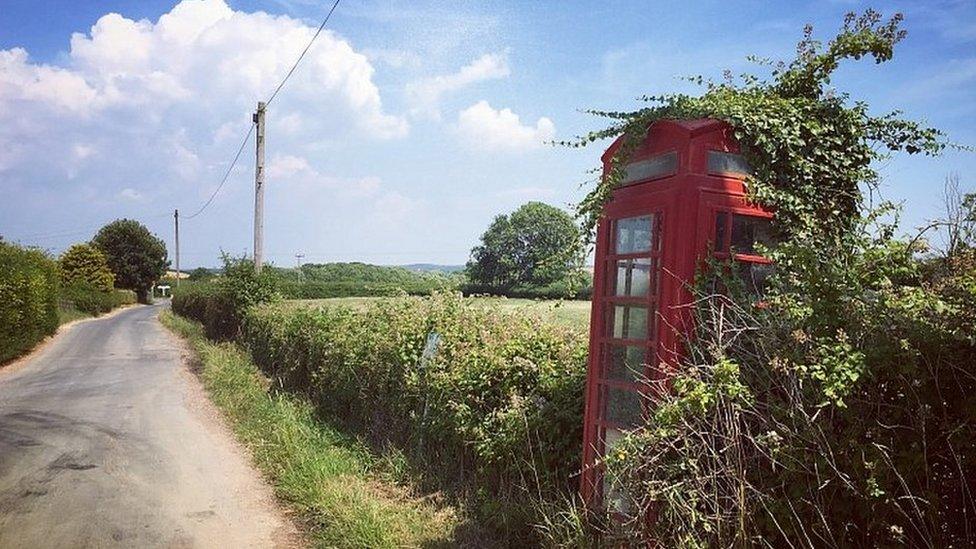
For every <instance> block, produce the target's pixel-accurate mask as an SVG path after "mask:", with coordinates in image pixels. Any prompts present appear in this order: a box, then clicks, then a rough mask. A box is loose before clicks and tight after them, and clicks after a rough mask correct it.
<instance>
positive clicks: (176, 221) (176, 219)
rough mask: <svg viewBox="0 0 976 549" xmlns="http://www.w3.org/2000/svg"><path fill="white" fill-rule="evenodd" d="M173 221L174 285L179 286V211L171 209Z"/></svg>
mask: <svg viewBox="0 0 976 549" xmlns="http://www.w3.org/2000/svg"><path fill="white" fill-rule="evenodd" d="M173 223H174V225H175V226H176V287H177V288H179V287H180V211H179V210H173Z"/></svg>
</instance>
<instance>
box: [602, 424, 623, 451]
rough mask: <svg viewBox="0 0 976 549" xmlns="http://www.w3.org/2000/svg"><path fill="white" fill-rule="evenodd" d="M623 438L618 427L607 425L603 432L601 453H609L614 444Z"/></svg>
mask: <svg viewBox="0 0 976 549" xmlns="http://www.w3.org/2000/svg"><path fill="white" fill-rule="evenodd" d="M623 438H624V432H623V431H621V430H620V429H614V428H613V427H607V429H606V431H604V433H603V455H607V454H609V453H610V452H611V451H612V450H613V448H614V446H616V445H617V443H618V442H620V441H621V440H622V439H623Z"/></svg>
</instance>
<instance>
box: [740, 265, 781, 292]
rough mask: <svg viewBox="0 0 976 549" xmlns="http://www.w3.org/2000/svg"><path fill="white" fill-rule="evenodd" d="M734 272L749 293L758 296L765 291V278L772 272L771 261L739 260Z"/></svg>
mask: <svg viewBox="0 0 976 549" xmlns="http://www.w3.org/2000/svg"><path fill="white" fill-rule="evenodd" d="M735 270H736V274H737V275H738V277H739V279H740V280H742V283H743V284H744V285H745V290H746V292H747V293H748V294H749V295H754V296H759V295H762V294H763V293H764V292H765V289H766V279H768V278H769V275H771V274H773V265H772V263H751V262H748V261H740V262H738V263H737V264H736V268H735Z"/></svg>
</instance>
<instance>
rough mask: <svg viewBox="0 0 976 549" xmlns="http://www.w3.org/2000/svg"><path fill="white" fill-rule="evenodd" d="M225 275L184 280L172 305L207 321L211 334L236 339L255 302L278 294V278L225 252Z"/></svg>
mask: <svg viewBox="0 0 976 549" xmlns="http://www.w3.org/2000/svg"><path fill="white" fill-rule="evenodd" d="M223 261H224V268H223V271H222V272H221V275H220V276H218V277H215V278H213V279H211V280H208V281H206V282H184V283H182V284H181V285H180V287H179V289H176V290H174V292H173V300H172V304H171V305H172V308H173V312H175V313H176V314H178V315H181V316H185V317H187V318H191V319H193V320H196V321H198V322H200V323H201V324H203V328H204V331H205V333H206V334H207V337H209V338H211V339H214V340H218V341H226V340H232V339H235V338H236V337H237V336H238V335H239V334H240V330H241V326H242V323H243V321H244V315H245V314H246V313H247V310H248V309H249V308H251V307H253V306H254V305H257V304H260V303H266V302H268V301H273V300H275V299H277V298H278V292H277V284H276V278H275V276H274V274H273V273H272V272H270V270H268V269H265V270H263V271H262V272H261V274H258V273H255V272H254V263H253V262H252V261H250V260H247V259H243V258H233V257H230V256H226V255H225V256H224V257H223Z"/></svg>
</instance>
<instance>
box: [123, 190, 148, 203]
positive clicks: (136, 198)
mask: <svg viewBox="0 0 976 549" xmlns="http://www.w3.org/2000/svg"><path fill="white" fill-rule="evenodd" d="M119 198H121V199H123V200H129V201H132V202H141V201H142V200H143V196H142V193H140V192H139V191H137V190H135V189H130V188H128V187H126V188H124V189H122V190H121V191H119Z"/></svg>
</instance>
